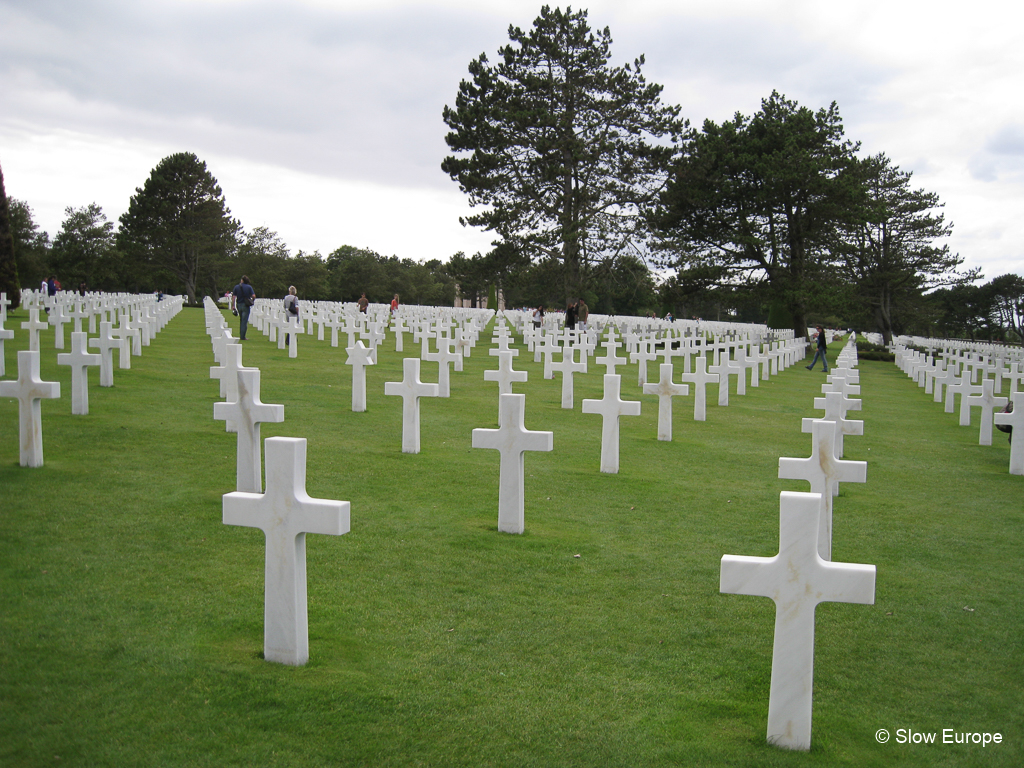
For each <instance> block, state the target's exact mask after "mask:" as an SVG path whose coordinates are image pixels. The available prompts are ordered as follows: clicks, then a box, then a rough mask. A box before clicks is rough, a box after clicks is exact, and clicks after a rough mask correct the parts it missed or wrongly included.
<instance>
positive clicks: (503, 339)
mask: <svg viewBox="0 0 1024 768" xmlns="http://www.w3.org/2000/svg"><path fill="white" fill-rule="evenodd" d="M496 341H497V344H498V348H497V349H489V350H487V354H489V355H500V354H501V353H502V352H509V353H511V355H512V357H518V356H519V350H518V349H511V348H509V346H508V345H509V342H510V341H512V339H511V337H510V336H509V335H508V333H504V334H502V335H501V336H499V337H497V339H496Z"/></svg>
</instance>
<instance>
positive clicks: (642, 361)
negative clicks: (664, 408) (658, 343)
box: [629, 339, 690, 387]
mask: <svg viewBox="0 0 1024 768" xmlns="http://www.w3.org/2000/svg"><path fill="white" fill-rule="evenodd" d="M653 346H654V342H652V341H649V340H647V339H640V340H639V342H638V344H637V350H636V352H631V353H630V355H629V360H630V362H633V363H636V364H637V369H638V370H637V380H636V383H637V386H638V387H642V386H643V385H644V384H646V383H647V363H648V362H650V361H651V360H657V359H658V354H657V353H656V352H655V351H654V350H653ZM686 359H687V361H689V359H690V358H689V357H688V356H687V358H686Z"/></svg>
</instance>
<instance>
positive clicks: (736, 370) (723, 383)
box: [708, 348, 746, 405]
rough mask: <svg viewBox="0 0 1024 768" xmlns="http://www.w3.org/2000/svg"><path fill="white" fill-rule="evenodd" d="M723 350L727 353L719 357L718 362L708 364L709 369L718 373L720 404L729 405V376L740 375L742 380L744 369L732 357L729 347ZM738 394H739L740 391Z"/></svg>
mask: <svg viewBox="0 0 1024 768" xmlns="http://www.w3.org/2000/svg"><path fill="white" fill-rule="evenodd" d="M722 351H723V352H725V354H724V355H722V356H721V357H720V358H719V362H718V364H717V365H711V366H708V370H709V371H711V372H712V373H716V374H718V404H719V405H729V377H730V376H739V377H740V378H739V380H740V382H742V381H743V369H742V368H741V367H740V366H739V365H738V364H737V363H736V362H735V361H734V360H732V359H730V357H729V350H728V348H726V349H724V350H722ZM744 392H746V389H744ZM736 394H739V392H737V393H736Z"/></svg>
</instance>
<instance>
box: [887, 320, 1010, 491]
mask: <svg viewBox="0 0 1024 768" xmlns="http://www.w3.org/2000/svg"><path fill="white" fill-rule="evenodd" d="M915 341H917V342H922V341H923V342H924V344H926V345H928V347H929V352H920V351H918V350H916V349H911V348H909V347H907V346H905V345H904V344H902V343H897V344H895V345H894V346H893V353H894V355H895V359H896V364H897V365H898V366H899V367H900V369H901V370H902V371H904V372H905V373H906V374H907V375H908V376H909V377H910V378H911V379H913V380H914V381H916V382H917V383H918V386H920V387H922V388H924V390H925V393H926V394H933V396H934V400H935V402H937V403H938V402H943V395H942V393H943V390H945V398H944V400H945V411H946V413H954V412H955V410H956V408H955V403H956V401H955V398H956V397H957V396H958V395H959V397H960V411H959V413H960V421H959V423H960V426H963V427H967V426H970V424H971V414H972V411H973V409H974V408H979V409H980V410H981V425H980V429H979V433H978V444H979V445H985V446H987V445H992V426H993V424H995V425H999V426H1006V427H1010V428H1011V429H1013V430H1015V431H1016V432H1017V434H1018V435H1020V434H1021V432H1022V431H1024V388H1022V382H1024V359H1021V358H1020V356H1019V351H1018V350H1012V349H1009V348H1001V349H1000V348H996V347H993V345H975V347H974V348H972V347H971V346H968V345H967V344H966V343H964V342H948V341H946V342H942V343H941V349H942V351H941V352H940V353H939V355H938V356H936V355H934V354H931V352H932V351H934V350H935V349H936V348H940V346H939V345H936V344H935V343H934V340H920V339H917V340H915ZM997 351H998V352H1001V354H998V355H997V354H996V352H997ZM990 373H991V374H992V378H989V377H988V374H990ZM979 375H980V377H979ZM979 378H980V380H979ZM975 382H978V383H975ZM1006 382H1009V387H1010V391H1009V397H1003V396H1002V395H1001V394H999V393H1000V392H1002V389H1003V385H1004V383H1006ZM1011 402H1012V403H1013V409H1012V411H1011V412H1009V413H1004V412H1001V409H1003V408H1005V407H1006V405H1007V403H1011ZM1011 437H1012V433H1011ZM1009 471H1010V474H1012V475H1024V440H1021V439H1020V438H1018V440H1017V442H1016V443H1014V442H1013V441H1012V439H1011V441H1010V467H1009Z"/></svg>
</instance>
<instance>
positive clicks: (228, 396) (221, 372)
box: [210, 343, 245, 432]
mask: <svg viewBox="0 0 1024 768" xmlns="http://www.w3.org/2000/svg"><path fill="white" fill-rule="evenodd" d="M221 358H222V359H223V361H224V364H223V365H221V366H212V367H211V368H210V378H211V379H219V380H220V396H221V397H223V398H224V399H225V400H227V401H228V402H229V403H231V402H234V401H235V400H237V399H238V376H237V373H238V371H241V370H245V368H244V366H243V365H242V345H241V344H238V343H234V344H225V345H224V347H223V352H222V354H221ZM236 429H237V426H236V424H235V421H234V419H227V420H226V422H225V424H224V431H225V432H234V431H235V430H236Z"/></svg>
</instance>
